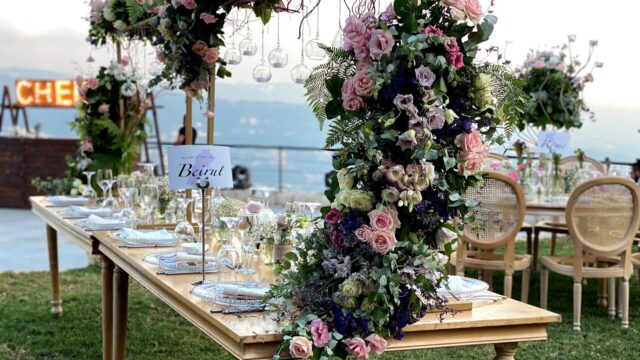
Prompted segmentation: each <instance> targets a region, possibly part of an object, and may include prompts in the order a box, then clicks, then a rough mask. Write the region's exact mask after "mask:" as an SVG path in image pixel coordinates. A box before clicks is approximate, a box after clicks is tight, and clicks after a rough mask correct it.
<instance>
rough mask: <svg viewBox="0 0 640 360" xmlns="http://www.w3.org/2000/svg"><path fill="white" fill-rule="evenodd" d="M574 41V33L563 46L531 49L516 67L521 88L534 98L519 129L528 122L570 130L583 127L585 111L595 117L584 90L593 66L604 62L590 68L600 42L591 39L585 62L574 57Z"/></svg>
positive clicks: (534, 125) (545, 127) (519, 124)
mask: <svg viewBox="0 0 640 360" xmlns="http://www.w3.org/2000/svg"><path fill="white" fill-rule="evenodd" d="M574 41H575V35H570V36H569V42H568V43H567V44H566V45H563V46H562V47H560V48H556V49H554V50H551V51H536V52H533V51H532V52H531V53H529V54H528V56H527V59H526V61H525V63H524V65H523V66H522V67H521V68H520V69H518V70H517V72H518V74H519V78H520V80H521V81H522V83H523V85H522V89H523V90H524V92H525V93H527V94H528V95H529V96H530V97H531V101H530V102H529V104H528V105H527V106H526V107H525V109H524V114H523V116H522V118H521V119H520V121H519V122H518V128H519V129H520V130H523V129H524V128H525V127H526V126H527V125H529V126H533V127H536V128H540V129H547V128H548V127H552V128H557V129H563V128H564V129H567V130H568V129H571V128H580V127H581V126H582V116H581V115H582V113H583V112H587V113H589V114H590V115H591V117H592V118H593V113H592V112H591V111H590V110H589V108H588V107H587V105H586V103H585V102H584V99H583V96H582V93H583V91H584V88H585V86H586V84H588V83H590V82H593V69H594V68H595V67H602V63H601V62H595V63H594V64H593V66H592V67H591V68H590V69H589V70H587V68H588V67H589V66H591V64H590V61H591V57H592V55H593V52H594V49H595V47H596V46H597V44H598V42H597V41H595V40H592V41H590V42H589V57H588V59H587V61H586V62H585V63H584V64H582V63H581V62H580V61H579V60H578V59H577V57H574V56H572V53H571V44H572V43H573V42H574ZM585 72H586V73H585Z"/></svg>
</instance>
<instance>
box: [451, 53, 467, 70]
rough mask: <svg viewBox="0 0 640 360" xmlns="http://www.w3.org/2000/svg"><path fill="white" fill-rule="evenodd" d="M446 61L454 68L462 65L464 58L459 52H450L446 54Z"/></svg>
mask: <svg viewBox="0 0 640 360" xmlns="http://www.w3.org/2000/svg"><path fill="white" fill-rule="evenodd" d="M447 61H448V62H449V65H451V66H453V67H454V68H455V69H456V70H458V69H460V68H462V67H463V66H464V59H463V56H462V53H461V52H452V53H449V54H447Z"/></svg>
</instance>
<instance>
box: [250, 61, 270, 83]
mask: <svg viewBox="0 0 640 360" xmlns="http://www.w3.org/2000/svg"><path fill="white" fill-rule="evenodd" d="M253 80H255V81H256V82H259V83H266V82H269V81H270V80H271V69H269V67H268V66H267V64H266V62H265V61H264V59H262V60H260V63H259V64H258V65H256V67H254V68H253Z"/></svg>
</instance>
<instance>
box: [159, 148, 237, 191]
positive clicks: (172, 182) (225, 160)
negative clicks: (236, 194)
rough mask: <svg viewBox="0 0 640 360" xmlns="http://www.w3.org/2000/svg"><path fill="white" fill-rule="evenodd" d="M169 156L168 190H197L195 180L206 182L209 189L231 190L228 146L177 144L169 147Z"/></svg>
mask: <svg viewBox="0 0 640 360" xmlns="http://www.w3.org/2000/svg"><path fill="white" fill-rule="evenodd" d="M168 154H169V189H171V190H182V189H197V188H198V187H197V185H196V184H197V183H198V181H207V182H208V186H209V187H220V188H232V187H233V177H232V175H231V155H230V150H229V148H228V147H225V146H214V145H179V146H171V147H169V150H168Z"/></svg>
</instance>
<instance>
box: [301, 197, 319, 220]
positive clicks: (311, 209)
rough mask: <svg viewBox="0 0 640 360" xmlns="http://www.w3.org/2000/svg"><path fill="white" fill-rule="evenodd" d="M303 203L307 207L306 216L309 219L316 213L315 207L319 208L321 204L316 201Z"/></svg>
mask: <svg viewBox="0 0 640 360" xmlns="http://www.w3.org/2000/svg"><path fill="white" fill-rule="evenodd" d="M305 205H306V206H307V208H308V209H309V216H308V218H309V220H310V221H311V220H312V219H313V218H314V216H315V214H316V209H317V208H319V207H320V206H321V205H322V204H320V203H318V202H308V203H306V204H305Z"/></svg>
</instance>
